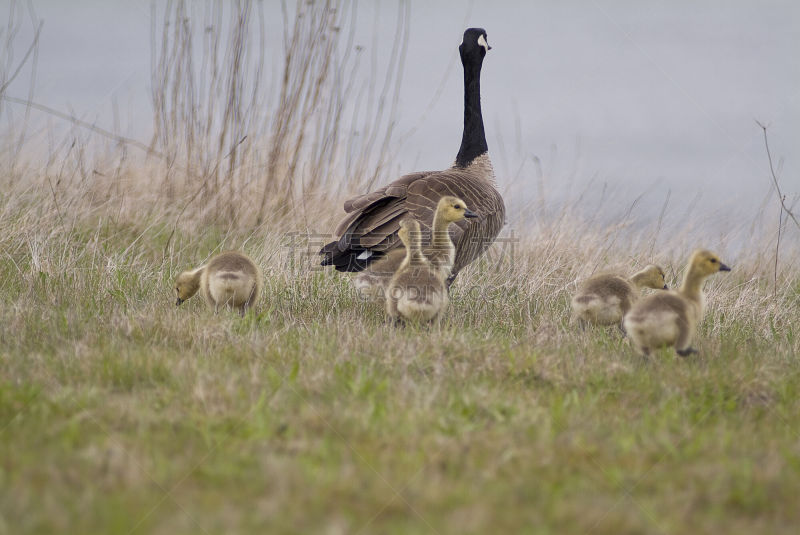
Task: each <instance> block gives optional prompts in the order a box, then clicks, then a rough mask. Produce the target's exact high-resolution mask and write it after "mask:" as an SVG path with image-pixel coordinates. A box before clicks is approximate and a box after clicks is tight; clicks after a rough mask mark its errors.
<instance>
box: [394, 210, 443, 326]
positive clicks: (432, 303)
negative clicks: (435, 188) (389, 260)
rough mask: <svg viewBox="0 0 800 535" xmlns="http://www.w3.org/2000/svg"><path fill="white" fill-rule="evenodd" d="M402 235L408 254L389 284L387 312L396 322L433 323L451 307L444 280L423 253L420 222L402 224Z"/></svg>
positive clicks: (403, 222) (400, 233) (404, 222)
mask: <svg viewBox="0 0 800 535" xmlns="http://www.w3.org/2000/svg"><path fill="white" fill-rule="evenodd" d="M399 236H400V239H401V240H402V242H403V244H404V245H405V249H406V255H405V257H404V259H403V261H402V263H401V264H400V267H399V268H398V269H397V272H396V273H395V274H394V276H393V277H392V279H391V282H390V283H389V286H388V289H387V292H386V313H387V314H388V316H389V317H390V318H392V319H395V320H397V319H405V320H409V321H413V322H425V321H431V320H433V319H434V318H436V317H437V316H438V315H439V314H440V313H441V312H442V311H443V310H444V309H445V308H446V307H447V304H448V296H447V288H446V287H445V282H444V278H442V277H441V276H439V274H438V273H437V270H436V269H435V268H434V267H433V265H432V264H431V263H430V261H429V260H428V259H427V258H426V257H425V255H423V254H422V249H421V245H420V241H421V239H420V238H421V233H420V227H419V223H418V222H417V221H415V220H413V219H410V220H404V221H402V222H401V223H400V231H399Z"/></svg>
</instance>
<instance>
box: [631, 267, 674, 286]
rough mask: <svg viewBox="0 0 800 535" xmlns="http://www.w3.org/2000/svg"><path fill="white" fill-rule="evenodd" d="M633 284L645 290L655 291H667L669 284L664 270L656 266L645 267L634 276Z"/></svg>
mask: <svg viewBox="0 0 800 535" xmlns="http://www.w3.org/2000/svg"><path fill="white" fill-rule="evenodd" d="M633 282H634V283H636V285H637V286H640V287H643V288H653V289H655V290H667V289H668V288H667V282H666V280H665V279H664V270H663V269H661V267H659V266H657V265H655V264H649V265H647V266H645V268H644V269H643V270H641V271H640V272H638V273H637V274H636V275H634V276H633Z"/></svg>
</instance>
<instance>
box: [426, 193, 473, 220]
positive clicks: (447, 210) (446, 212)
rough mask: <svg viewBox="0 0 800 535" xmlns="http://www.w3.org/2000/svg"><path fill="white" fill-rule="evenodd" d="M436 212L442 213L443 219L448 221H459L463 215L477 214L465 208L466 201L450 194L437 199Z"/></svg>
mask: <svg viewBox="0 0 800 535" xmlns="http://www.w3.org/2000/svg"><path fill="white" fill-rule="evenodd" d="M436 212H437V213H440V214H442V215H443V216H444V220H445V221H447V222H448V223H454V222H456V221H461V220H462V219H464V218H465V217H469V218H472V217H478V214H476V213H475V212H473V211H472V210H470V209H469V208H467V203H465V202H464V201H462V200H461V199H459V198H458V197H452V196H450V195H447V196H444V197H442V198H441V199H439V204H437V205H436Z"/></svg>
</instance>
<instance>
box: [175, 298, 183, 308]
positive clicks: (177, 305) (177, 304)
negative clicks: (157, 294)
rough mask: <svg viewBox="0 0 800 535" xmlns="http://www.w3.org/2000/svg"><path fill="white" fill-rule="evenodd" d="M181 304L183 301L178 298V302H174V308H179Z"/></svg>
mask: <svg viewBox="0 0 800 535" xmlns="http://www.w3.org/2000/svg"><path fill="white" fill-rule="evenodd" d="M181 303H183V299H181V298H180V297H179V298H178V300H177V301H175V306H176V307H179V306H181Z"/></svg>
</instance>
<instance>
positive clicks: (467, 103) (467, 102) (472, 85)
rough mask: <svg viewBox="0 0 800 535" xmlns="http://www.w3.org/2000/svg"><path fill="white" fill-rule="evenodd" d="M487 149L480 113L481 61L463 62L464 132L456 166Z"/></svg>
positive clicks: (464, 165)
mask: <svg viewBox="0 0 800 535" xmlns="http://www.w3.org/2000/svg"><path fill="white" fill-rule="evenodd" d="M488 150H489V146H488V145H487V144H486V133H485V132H484V130H483V116H482V115H481V63H480V62H467V63H464V133H463V134H462V136H461V148H459V149H458V155H457V156H456V166H457V167H466V166H468V165H469V164H470V163H471V162H472V160H474V159H475V158H477V157H478V156H480V155H481V154H483V153H485V152H487V151H488Z"/></svg>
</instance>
